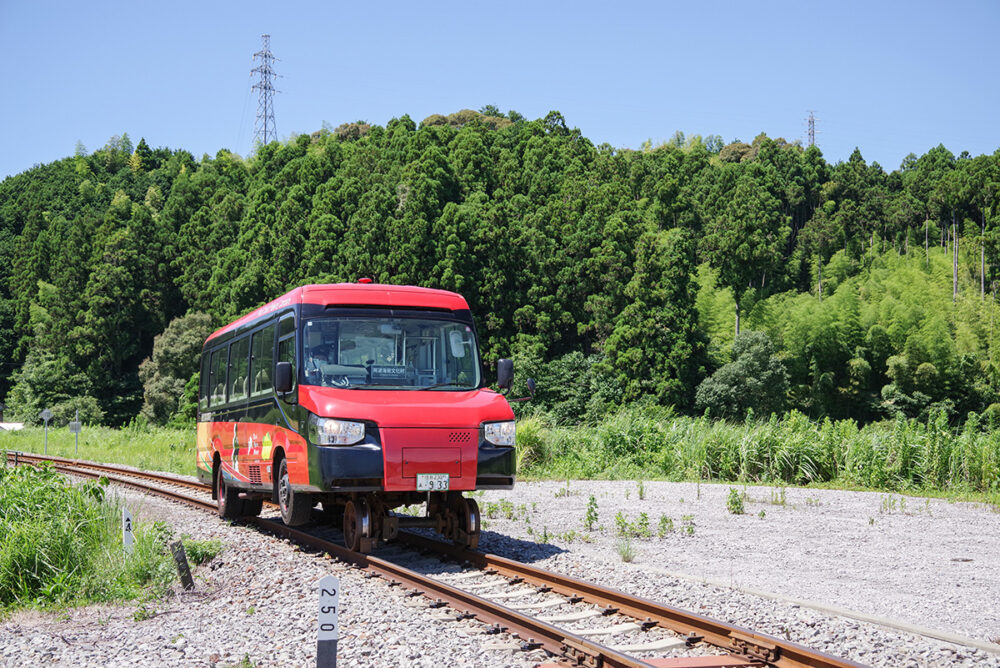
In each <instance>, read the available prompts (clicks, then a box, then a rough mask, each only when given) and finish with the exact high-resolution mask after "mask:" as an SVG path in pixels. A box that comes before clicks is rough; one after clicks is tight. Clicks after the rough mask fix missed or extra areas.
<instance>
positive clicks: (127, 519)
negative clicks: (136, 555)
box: [122, 508, 135, 554]
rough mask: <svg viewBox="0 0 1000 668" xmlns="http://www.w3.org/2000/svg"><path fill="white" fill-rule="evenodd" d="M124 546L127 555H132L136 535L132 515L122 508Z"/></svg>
mask: <svg viewBox="0 0 1000 668" xmlns="http://www.w3.org/2000/svg"><path fill="white" fill-rule="evenodd" d="M122 545H124V546H125V553H126V554H132V549H133V547H134V546H135V534H133V533H132V513H130V512H129V511H128V508H122Z"/></svg>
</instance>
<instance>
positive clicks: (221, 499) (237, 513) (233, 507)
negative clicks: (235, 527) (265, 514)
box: [215, 463, 244, 520]
mask: <svg viewBox="0 0 1000 668" xmlns="http://www.w3.org/2000/svg"><path fill="white" fill-rule="evenodd" d="M215 485H216V501H217V506H218V511H219V517H221V518H222V519H224V520H235V519H239V518H240V517H243V512H244V501H243V499H241V498H240V497H239V492H237V491H236V490H232V489H229V487H228V485H226V479H225V477H223V475H222V464H221V463H220V464H219V466H218V467H216V469H215Z"/></svg>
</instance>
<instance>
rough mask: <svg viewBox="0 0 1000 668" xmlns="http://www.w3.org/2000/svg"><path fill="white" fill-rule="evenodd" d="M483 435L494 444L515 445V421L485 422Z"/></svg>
mask: <svg viewBox="0 0 1000 668" xmlns="http://www.w3.org/2000/svg"><path fill="white" fill-rule="evenodd" d="M483 437H484V438H485V439H486V441H487V442H488V443H492V444H493V445H514V421H513V420H510V421H509V422H484V423H483Z"/></svg>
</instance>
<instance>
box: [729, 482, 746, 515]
mask: <svg viewBox="0 0 1000 668" xmlns="http://www.w3.org/2000/svg"><path fill="white" fill-rule="evenodd" d="M726 509H727V510H728V511H729V512H731V513H732V514H733V515H742V514H743V513H744V509H743V495H742V494H740V493H739V492H738V491H737V490H736V488H734V487H730V488H729V496H728V497H727V498H726Z"/></svg>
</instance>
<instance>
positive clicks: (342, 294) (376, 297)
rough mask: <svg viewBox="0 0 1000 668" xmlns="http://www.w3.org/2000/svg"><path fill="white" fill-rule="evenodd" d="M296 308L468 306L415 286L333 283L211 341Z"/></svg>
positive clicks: (297, 292)
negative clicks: (260, 319) (290, 307)
mask: <svg viewBox="0 0 1000 668" xmlns="http://www.w3.org/2000/svg"><path fill="white" fill-rule="evenodd" d="M294 304H316V305H319V306H327V305H331V306H332V305H341V306H418V307H425V308H434V309H447V310H449V311H455V310H463V309H465V310H467V309H468V308H469V305H468V303H467V302H466V301H465V298H464V297H462V295H460V294H458V293H455V292H449V291H448V290H435V289H433V288H418V287H416V286H414V285H383V284H379V283H332V284H326V285H303V286H302V287H300V288H295V289H294V290H292V291H291V292H286V293H285V294H283V295H281V296H280V297H278V298H277V299H275V300H274V301H270V302H268V303H266V304H264V305H263V306H261V307H260V308H257V309H254V310H253V311H250V313H248V314H246V315H245V316H243V317H242V318H239V319H238V320H234V321H233V322H231V323H230V324H228V325H226V326H225V327H222V328H220V329H217V330H216V331H215V332H213V333H212V334H211V336H209V337H208V339H207V341H211V340H212V339H214V338H215V337H217V336H219V335H220V334H223V333H225V332H228V331H230V330H232V329H236V328H237V327H240V326H241V325H244V324H246V323H249V322H252V321H254V320H256V319H257V318H260V317H263V316H266V315H269V314H271V313H274V312H275V311H278V310H280V309H283V308H285V307H287V306H292V305H294Z"/></svg>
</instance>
